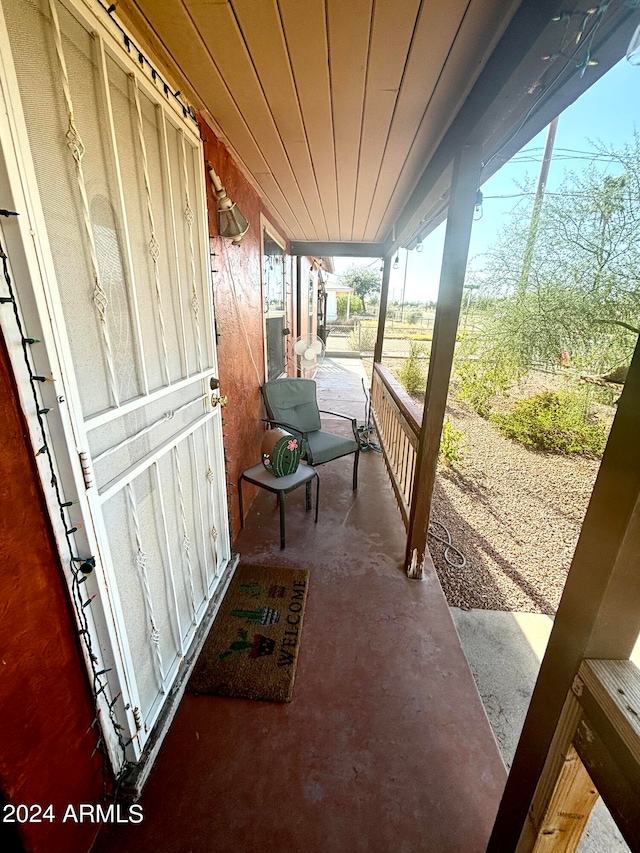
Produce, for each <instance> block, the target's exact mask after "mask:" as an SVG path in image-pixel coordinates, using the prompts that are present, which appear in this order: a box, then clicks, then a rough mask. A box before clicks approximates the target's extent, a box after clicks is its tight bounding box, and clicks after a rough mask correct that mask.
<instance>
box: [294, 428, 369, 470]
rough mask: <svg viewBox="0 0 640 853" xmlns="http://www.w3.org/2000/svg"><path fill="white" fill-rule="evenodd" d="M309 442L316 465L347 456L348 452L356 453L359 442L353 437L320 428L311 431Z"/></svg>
mask: <svg viewBox="0 0 640 853" xmlns="http://www.w3.org/2000/svg"><path fill="white" fill-rule="evenodd" d="M307 442H308V444H309V449H310V450H311V457H312V458H313V464H314V465H320V464H321V463H322V462H329V461H330V460H331V459H337V458H338V457H339V456H346V455H347V454H348V453H355V451H356V450H357V449H358V443H357V442H356V441H354V439H353V438H344V437H343V436H341V435H334V434H333V433H330V432H321V431H320V430H318V431H317V432H310V433H309V435H308V437H307Z"/></svg>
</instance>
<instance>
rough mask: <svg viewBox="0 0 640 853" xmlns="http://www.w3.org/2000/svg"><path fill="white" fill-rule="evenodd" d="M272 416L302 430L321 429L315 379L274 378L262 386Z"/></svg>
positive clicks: (268, 410)
mask: <svg viewBox="0 0 640 853" xmlns="http://www.w3.org/2000/svg"><path fill="white" fill-rule="evenodd" d="M262 393H263V396H264V401H265V405H266V407H267V412H268V414H269V417H270V418H273V419H274V420H275V421H280V422H281V423H285V424H291V426H292V427H295V428H296V429H299V430H300V431H301V432H312V431H313V430H318V429H320V414H319V412H318V403H317V400H316V383H315V382H314V381H313V379H291V378H288V379H273V380H272V381H271V382H266V383H265V384H264V386H263V388H262Z"/></svg>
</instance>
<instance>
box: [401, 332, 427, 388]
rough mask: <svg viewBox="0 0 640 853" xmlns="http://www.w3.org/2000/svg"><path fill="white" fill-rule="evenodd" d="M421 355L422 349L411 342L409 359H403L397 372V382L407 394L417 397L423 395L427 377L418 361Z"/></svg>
mask: <svg viewBox="0 0 640 853" xmlns="http://www.w3.org/2000/svg"><path fill="white" fill-rule="evenodd" d="M423 353H424V349H423V347H421V346H420V344H418V343H416V342H415V341H412V342H411V343H410V344H409V357H408V358H405V360H404V361H403V362H402V367H401V368H400V370H399V371H398V380H399V381H400V382H401V383H402V385H403V386H404V387H405V388H406V390H407V391H408V392H409V394H413V395H417V394H421V393H423V392H424V389H425V386H426V384H427V375H426V373H425V370H424V368H423V366H422V363H421V360H420V356H421V355H422V354H423Z"/></svg>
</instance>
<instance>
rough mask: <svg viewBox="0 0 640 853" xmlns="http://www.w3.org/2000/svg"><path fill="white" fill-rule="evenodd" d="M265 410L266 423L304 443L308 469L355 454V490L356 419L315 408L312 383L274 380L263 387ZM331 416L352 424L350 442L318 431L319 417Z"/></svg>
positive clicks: (355, 462) (355, 465)
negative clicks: (302, 439)
mask: <svg viewBox="0 0 640 853" xmlns="http://www.w3.org/2000/svg"><path fill="white" fill-rule="evenodd" d="M262 396H263V397H264V402H265V406H266V408H267V414H268V416H269V417H268V418H267V422H268V423H270V424H271V425H272V426H279V427H283V428H284V429H287V430H289V431H290V432H292V433H293V434H294V435H299V436H301V437H302V438H304V440H305V441H306V443H307V453H306V457H305V458H306V459H307V462H308V463H309V464H310V465H313V466H314V467H315V466H316V465H322V463H323V462H330V461H331V460H332V459H339V458H340V457H341V456H348V455H349V454H350V453H353V454H355V455H354V459H353V488H354V489H357V488H358V460H359V457H360V441H359V439H358V424H357V421H356V419H355V418H351V417H349V415H342V414H340V413H339V412H329V411H327V410H326V409H319V408H318V400H317V397H316V383H315V381H314V380H313V379H293V378H290V379H273V380H272V381H271V382H265V384H264V385H263V386H262ZM321 414H325V415H333V416H334V417H338V418H344V419H345V420H348V421H351V428H352V430H353V438H346V437H345V436H342V435H335V434H334V433H332V432H325V431H324V430H323V429H321V426H322V424H321V420H320V415H321Z"/></svg>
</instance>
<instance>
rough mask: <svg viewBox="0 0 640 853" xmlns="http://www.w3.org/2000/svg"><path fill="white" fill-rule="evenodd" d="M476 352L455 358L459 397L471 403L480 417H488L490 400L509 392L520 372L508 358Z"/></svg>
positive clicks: (461, 354) (463, 353) (465, 353)
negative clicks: (508, 389)
mask: <svg viewBox="0 0 640 853" xmlns="http://www.w3.org/2000/svg"><path fill="white" fill-rule="evenodd" d="M474 349H475V348H470V352H461V353H460V355H459V356H458V357H457V358H456V364H455V367H456V375H457V378H458V383H457V396H458V397H459V399H461V400H466V401H467V402H468V403H470V404H471V405H472V406H473V408H474V409H475V410H476V412H477V413H478V414H479V415H480V417H482V418H488V417H489V415H490V414H491V398H492V397H494V396H495V395H496V394H499V393H500V392H504V391H506V389H507V388H508V387H509V386H510V385H511V384H512V383H513V382H514V380H515V379H517V377H518V372H517V370H516V369H515V367H514V365H513V364H512V363H511V362H510V361H509V359H508V358H506V357H502V358H495V357H492V354H490V355H489V356H488V357H487V356H484V355H483V356H478V355H477V354H476V353H475V352H474Z"/></svg>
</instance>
